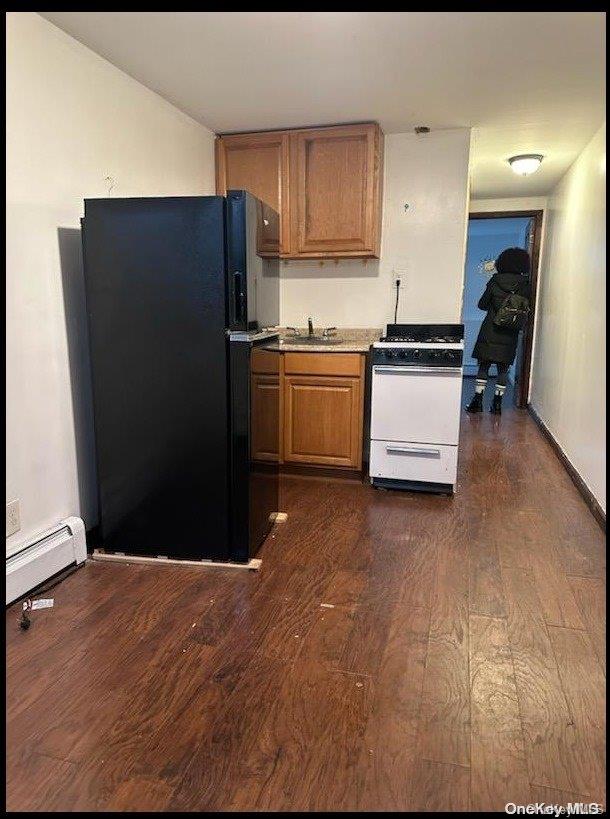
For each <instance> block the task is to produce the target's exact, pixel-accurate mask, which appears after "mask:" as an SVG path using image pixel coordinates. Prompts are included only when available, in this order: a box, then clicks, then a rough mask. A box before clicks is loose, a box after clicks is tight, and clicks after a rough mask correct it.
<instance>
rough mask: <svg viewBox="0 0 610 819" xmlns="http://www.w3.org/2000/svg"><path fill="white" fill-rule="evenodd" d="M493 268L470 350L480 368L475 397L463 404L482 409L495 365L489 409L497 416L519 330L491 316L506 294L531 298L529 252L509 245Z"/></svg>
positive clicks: (472, 410) (467, 408) (480, 305)
mask: <svg viewBox="0 0 610 819" xmlns="http://www.w3.org/2000/svg"><path fill="white" fill-rule="evenodd" d="M495 268H496V271H497V272H496V273H494V275H493V276H492V277H491V279H490V280H489V281H488V282H487V287H486V288H485V292H484V293H483V295H482V296H481V298H480V299H479V305H478V306H479V310H486V311H487V315H486V316H485V318H484V319H483V323H482V324H481V329H480V330H479V335H478V337H477V341H476V344H475V345H474V350H473V351H472V355H473V358H476V359H477V361H478V363H479V371H478V373H477V380H476V386H475V394H474V398H473V399H472V401H471V402H470V404H468V406H467V407H466V411H467V412H481V410H482V409H483V393H484V392H485V387H486V385H487V378H488V376H489V368H490V367H491V365H492V364H495V365H496V366H497V368H498V377H497V379H496V390H495V394H494V397H493V402H492V405H491V408H490V411H491V412H493V413H495V414H496V415H499V414H500V413H501V411H502V398H503V396H504V391H505V390H506V381H507V379H508V370H509V367H510V365H511V364H512V363H513V361H514V360H515V356H516V354H517V342H518V341H519V331H518V330H512V329H509V328H506V327H498V326H497V325H496V324H494V318H495V315H496V313H497V312H498V310H499V309H500V307H501V305H502V303H503V301H504V300H505V298H506V297H507V296H508V294H509V293H516V294H517V295H519V296H523V297H524V298H526V299H529V298H530V279H529V274H530V257H529V253H528V252H527V251H526V250H523V249H522V248H520V247H509V248H507V249H506V250H503V251H502V253H500V255H499V256H498V258H497V259H496V263H495Z"/></svg>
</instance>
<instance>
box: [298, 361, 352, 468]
mask: <svg viewBox="0 0 610 819" xmlns="http://www.w3.org/2000/svg"><path fill="white" fill-rule="evenodd" d="M284 407H285V416H284V461H286V462H293V463H308V464H326V465H329V466H344V467H352V468H356V469H359V468H360V465H361V459H362V431H361V427H362V423H361V421H362V418H361V415H362V413H361V408H362V400H361V380H360V378H344V377H340V378H332V377H325V376H305V375H286V376H285V377H284Z"/></svg>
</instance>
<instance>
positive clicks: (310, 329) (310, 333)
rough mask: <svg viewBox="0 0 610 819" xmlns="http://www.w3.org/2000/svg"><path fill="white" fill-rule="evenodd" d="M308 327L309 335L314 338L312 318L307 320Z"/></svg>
mask: <svg viewBox="0 0 610 819" xmlns="http://www.w3.org/2000/svg"><path fill="white" fill-rule="evenodd" d="M307 326H308V328H309V335H310V336H313V321H312V320H311V319H310V318H308V319H307Z"/></svg>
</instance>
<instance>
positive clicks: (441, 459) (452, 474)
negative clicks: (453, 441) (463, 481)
mask: <svg viewBox="0 0 610 819" xmlns="http://www.w3.org/2000/svg"><path fill="white" fill-rule="evenodd" d="M457 456H458V448H457V446H445V445H442V444H419V443H418V444H412V443H405V442H404V441H371V455H370V463H369V474H370V476H371V478H393V479H394V480H403V481H429V482H430V483H452V484H454V483H455V482H456V478H457Z"/></svg>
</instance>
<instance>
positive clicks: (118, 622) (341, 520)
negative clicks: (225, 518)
mask: <svg viewBox="0 0 610 819" xmlns="http://www.w3.org/2000/svg"><path fill="white" fill-rule="evenodd" d="M283 490H284V504H283V508H284V509H285V510H286V511H287V512H288V513H289V518H288V522H287V523H286V524H283V525H281V524H278V525H277V526H276V529H275V532H274V533H273V535H272V536H271V537H270V538H268V540H267V542H266V544H265V546H264V547H263V551H262V554H261V556H262V558H263V565H262V569H261V571H260V572H259V573H250V572H245V571H244V572H241V571H236V570H228V569H224V570H221V569H208V570H205V569H204V570H201V569H191V568H181V567H176V568H169V567H161V568H157V567H152V566H143V565H130V566H127V565H112V564H103V563H95V562H91V561H89V562H88V563H87V564H86V565H85V567H84V568H82V569H80V570H78V571H77V572H76V573H75V574H74V575H72V576H71V577H69V578H68V579H66V580H65V581H64V582H63V583H61V584H60V585H59V586H58V587H56V588H55V589H54V591H53V593H52V594H53V596H54V597H55V608H53V609H51V610H45V611H40V612H35V613H34V614H33V625H32V627H31V629H30V630H29V631H27V632H22V631H21V630H20V629H19V627H18V624H17V620H18V616H19V610H18V608H16V607H12V608H10V609H9V610H8V611H7V620H6V622H7V643H8V654H7V665H8V698H7V709H8V722H7V732H8V765H7V777H8V785H7V800H8V801H7V806H8V809H9V810H11V811H26V810H30V811H41V810H51V811H66V810H67V811H74V810H86V811H102V810H107V811H131V810H181V811H201V810H232V811H233V810H248V809H253V810H260V811H264V810H272V811H278V810H291V811H296V810H305V811H316V810H317V811H329V810H350V809H354V810H366V809H372V810H382V811H400V810H418V809H421V810H473V811H480V810H486V809H491V810H503V809H504V805H505V804H506V803H507V802H515V803H517V804H527V803H529V802H534V801H539V800H542V801H545V802H547V803H555V804H565V803H567V802H568V801H582V802H585V803H590V802H604V803H605V793H604V778H605V776H604V774H605V766H604V740H605V733H604V712H605V708H604V696H605V641H604V631H605V602H604V601H605V579H604V578H605V571H604V570H605V565H604V560H605V545H604V536H603V534H602V532H601V530H600V529H599V527H598V525H597V523H596V522H595V520H594V518H593V517H592V515H591V513H590V512H589V510H588V508H587V507H586V505H585V503H584V502H583V500H582V499H581V497H580V496H579V494H578V492H577V490H576V488H575V487H574V485H573V484H572V481H571V480H570V478H569V477H568V475H567V474H566V473H565V472H564V470H563V468H562V466H561V465H560V463H559V461H558V460H557V458H556V456H555V455H554V453H553V451H552V450H551V448H550V446H549V444H548V443H547V441H546V440H545V439H544V438H543V436H542V434H541V433H540V431H539V430H538V429H537V427H536V425H535V423H534V422H533V420H532V419H531V418H530V417H529V416H528V414H527V413H526V412H525V411H517V410H508V411H507V412H505V414H504V415H503V416H502V417H501V418H496V417H494V416H491V415H490V414H489V413H487V412H486V413H484V414H483V415H481V416H475V417H469V416H467V415H464V417H463V421H462V444H461V461H460V476H459V489H458V492H457V494H456V496H455V497H454V498H446V497H437V496H431V495H416V494H403V493H397V492H378V491H375V490H373V489H371V488H370V487H369V486H368V485H361V484H358V483H356V482H338V481H333V480H329V479H326V478H324V479H307V478H302V477H287V478H285V480H284V487H283Z"/></svg>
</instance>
